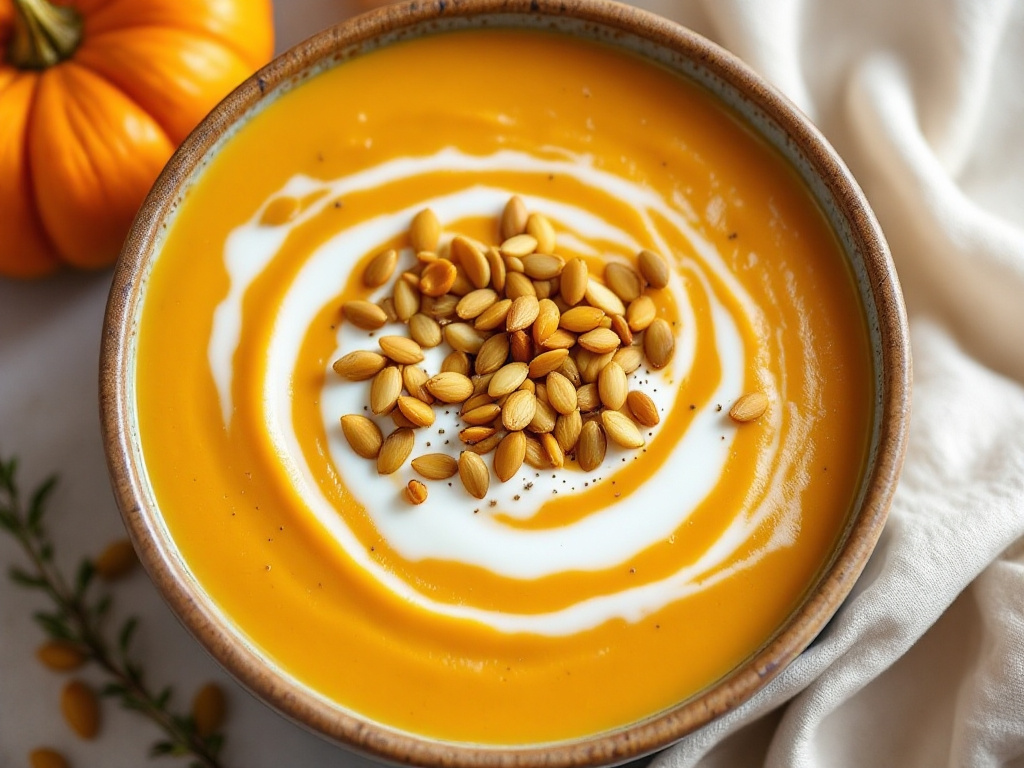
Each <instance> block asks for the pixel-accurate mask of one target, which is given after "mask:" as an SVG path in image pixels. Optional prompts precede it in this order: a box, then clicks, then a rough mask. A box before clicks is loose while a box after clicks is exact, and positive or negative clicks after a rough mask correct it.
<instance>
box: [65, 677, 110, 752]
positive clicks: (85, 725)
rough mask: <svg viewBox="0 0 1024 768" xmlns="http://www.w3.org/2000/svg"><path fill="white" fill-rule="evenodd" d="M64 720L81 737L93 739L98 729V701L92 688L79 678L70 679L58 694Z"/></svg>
mask: <svg viewBox="0 0 1024 768" xmlns="http://www.w3.org/2000/svg"><path fill="white" fill-rule="evenodd" d="M60 709H61V712H62V713H63V715H64V720H66V721H67V724H68V725H69V726H71V730H73V731H74V732H75V733H76V734H78V735H79V736H80V737H82V738H83V739H94V738H96V735H97V734H98V733H99V731H100V703H99V700H98V699H97V698H96V694H95V693H93V690H92V688H90V687H89V686H87V685H86V684H85V683H83V682H82V681H81V680H71V681H70V682H68V683H67V685H65V686H64V688H63V690H62V691H61V694H60Z"/></svg>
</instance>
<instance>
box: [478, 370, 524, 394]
mask: <svg viewBox="0 0 1024 768" xmlns="http://www.w3.org/2000/svg"><path fill="white" fill-rule="evenodd" d="M529 375H530V366H528V365H527V364H526V363H508V364H507V365H504V366H502V367H501V368H499V369H498V370H497V371H495V372H494V376H493V377H491V381H490V383H489V384H488V385H487V394H488V395H490V396H491V397H493V398H499V397H501V396H502V395H507V394H509V393H510V392H513V391H515V390H516V389H518V388H519V385H520V384H522V383H523V382H524V381H526V377H527V376H529Z"/></svg>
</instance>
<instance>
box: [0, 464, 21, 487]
mask: <svg viewBox="0 0 1024 768" xmlns="http://www.w3.org/2000/svg"><path fill="white" fill-rule="evenodd" d="M17 472H18V458H17V457H16V456H12V457H11V458H10V460H9V461H8V462H7V463H0V486H2V487H3V488H5V489H6V490H7V491H9V492H10V494H11V496H15V495H16V489H15V487H14V475H15V474H17Z"/></svg>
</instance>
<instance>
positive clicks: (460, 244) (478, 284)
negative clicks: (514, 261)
mask: <svg viewBox="0 0 1024 768" xmlns="http://www.w3.org/2000/svg"><path fill="white" fill-rule="evenodd" d="M452 259H453V260H455V261H456V262H458V264H459V265H460V266H461V267H462V269H463V271H464V273H465V275H466V278H467V279H468V280H469V282H470V283H471V284H472V286H473V287H474V288H486V287H487V286H488V285H490V282H491V265H490V262H489V261H488V260H487V257H486V256H484V253H483V251H481V250H480V248H479V247H478V246H477V244H476V243H474V242H473V241H472V240H470V239H469V238H466V237H456V238H454V239H453V240H452Z"/></svg>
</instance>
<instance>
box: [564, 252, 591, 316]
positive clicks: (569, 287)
mask: <svg viewBox="0 0 1024 768" xmlns="http://www.w3.org/2000/svg"><path fill="white" fill-rule="evenodd" d="M561 277H562V283H561V294H562V298H563V299H564V300H565V303H566V304H568V305H569V306H570V307H572V306H575V305H576V304H579V303H580V302H581V301H583V297H584V295H586V292H587V285H588V283H589V282H590V270H589V269H588V267H587V262H585V261H584V260H583V259H580V258H576V259H572V260H571V261H569V263H568V264H566V265H565V267H563V269H562V275H561Z"/></svg>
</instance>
